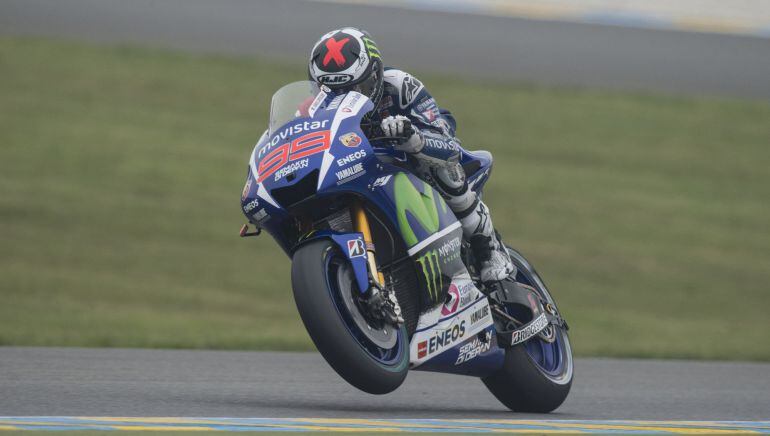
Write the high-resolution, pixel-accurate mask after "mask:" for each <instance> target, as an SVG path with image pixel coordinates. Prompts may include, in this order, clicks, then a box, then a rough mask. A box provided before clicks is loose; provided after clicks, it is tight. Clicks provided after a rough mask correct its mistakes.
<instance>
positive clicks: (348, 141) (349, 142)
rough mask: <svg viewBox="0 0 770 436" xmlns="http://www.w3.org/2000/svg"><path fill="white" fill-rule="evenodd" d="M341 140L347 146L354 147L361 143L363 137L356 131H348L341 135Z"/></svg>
mask: <svg viewBox="0 0 770 436" xmlns="http://www.w3.org/2000/svg"><path fill="white" fill-rule="evenodd" d="M339 140H340V142H341V143H342V145H344V146H345V147H350V148H354V147H358V146H359V145H361V137H360V136H358V135H357V134H356V132H350V133H346V134H344V135H342V136H340V137H339Z"/></svg>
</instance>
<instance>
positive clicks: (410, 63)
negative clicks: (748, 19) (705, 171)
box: [0, 0, 770, 99]
mask: <svg viewBox="0 0 770 436" xmlns="http://www.w3.org/2000/svg"><path fill="white" fill-rule="evenodd" d="M343 25H354V26H359V27H362V28H365V29H368V30H369V31H370V32H371V33H372V34H373V35H374V37H375V39H376V40H377V41H378V42H379V45H380V48H381V51H382V52H383V54H384V56H385V60H386V62H387V63H389V64H391V65H395V66H398V67H401V68H404V69H407V70H420V71H433V72H444V73H448V74H456V73H459V74H464V75H466V76H467V77H473V78H497V79H514V80H519V81H525V82H533V83H538V84H548V85H553V84H557V85H578V86H589V87H599V88H608V89H633V90H652V91H656V92H658V91H660V92H673V93H684V94H710V95H729V96H739V97H750V98H759V99H768V98H770V41H769V40H767V39H763V38H754V37H743V36H730V35H717V34H698V33H685V32H676V31H663V30H643V29H633V28H626V27H616V26H601V25H591V24H578V23H566V22H555V21H550V22H549V21H534V20H525V19H518V18H508V17H492V16H479V15H461V14H455V13H441V12H433V11H417V10H402V9H397V8H392V7H378V6H370V5H345V4H330V3H320V2H308V1H304V0H216V1H212V0H131V1H125V0H0V35H46V36H62V37H67V38H74V39H84V40H88V41H95V42H106V43H114V42H129V43H139V44H149V45H154V46H160V47H171V48H180V49H185V50H191V51H202V52H214V53H229V54H247V55H251V54H260V55H268V56H278V57H281V58H284V59H287V60H294V61H297V62H302V61H304V59H305V58H306V56H307V55H308V52H309V50H310V47H311V46H312V44H313V42H315V40H316V39H317V38H318V37H319V36H320V35H321V34H323V33H325V32H326V31H328V30H330V29H332V28H335V27H339V26H343ZM255 80H258V72H255Z"/></svg>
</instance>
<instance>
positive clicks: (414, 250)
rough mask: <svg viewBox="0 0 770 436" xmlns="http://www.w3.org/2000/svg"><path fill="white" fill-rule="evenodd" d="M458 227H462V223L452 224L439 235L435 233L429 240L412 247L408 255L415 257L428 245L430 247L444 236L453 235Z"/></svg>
mask: <svg viewBox="0 0 770 436" xmlns="http://www.w3.org/2000/svg"><path fill="white" fill-rule="evenodd" d="M458 227H460V221H455V222H453V223H452V224H450V225H449V227H447V228H445V229H444V230H442V231H440V232H438V233H434V234H432V235H430V236H428V238H427V239H424V240H422V241H420V242H418V243H417V245H415V246H414V247H412V248H410V249H409V250H407V254H409V255H410V256H414V254H415V253H417V252H419V251H420V250H422V249H423V248H425V247H427V246H428V245H430V244H431V243H433V242H434V241H436V240H438V239H440V238H443V237H444V236H446V235H448V234H450V233H452V232H453V231H454V230H455V229H457V228H458Z"/></svg>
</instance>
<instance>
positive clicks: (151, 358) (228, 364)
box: [0, 347, 770, 424]
mask: <svg viewBox="0 0 770 436" xmlns="http://www.w3.org/2000/svg"><path fill="white" fill-rule="evenodd" d="M0 415H2V416H117V417H121V416H136V417H169V416H199V417H252V418H308V417H313V418H334V419H341V418H366V419H375V418H381V419H395V418H401V419H403V418H421V419H428V418H431V419H435V418H442V419H450V418H455V419H457V418H463V419H469V418H478V419H485V420H489V419H551V420H553V419H558V420H567V419H568V420H602V419H613V420H708V421H715V420H730V421H734V420H751V421H757V420H765V421H766V420H768V419H770V364H758V363H717V362H689V361H654V360H616V359H577V362H576V368H575V383H574V387H573V390H572V392H571V394H570V396H569V397H568V399H567V401H566V402H565V403H564V405H562V407H561V408H559V409H558V410H557V412H555V413H552V414H549V415H527V414H515V413H510V412H508V411H507V410H506V409H505V408H504V407H503V406H502V405H501V404H500V403H498V402H497V400H496V399H495V398H494V397H493V396H492V395H491V394H490V393H489V392H488V391H487V390H486V388H485V387H484V386H483V384H482V383H481V382H480V381H479V380H478V379H475V378H470V377H461V376H451V375H445V374H435V373H424V372H418V371H414V372H411V373H410V374H409V376H408V377H407V380H406V382H405V384H404V385H403V386H402V387H400V388H399V389H398V390H396V391H395V392H393V393H391V394H388V395H384V396H372V395H368V394H364V393H362V392H359V391H357V390H355V389H354V388H352V387H350V386H348V385H347V384H346V383H345V382H344V381H342V379H340V378H339V377H338V376H337V375H336V374H335V373H334V372H333V371H332V370H331V369H330V368H329V367H328V365H326V363H325V362H324V361H323V359H322V358H321V357H320V355H318V354H317V353H276V352H232V351H184V350H127V349H79V348H12V347H0ZM0 424H2V423H0Z"/></svg>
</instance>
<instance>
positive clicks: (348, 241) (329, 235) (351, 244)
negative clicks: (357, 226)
mask: <svg viewBox="0 0 770 436" xmlns="http://www.w3.org/2000/svg"><path fill="white" fill-rule="evenodd" d="M318 239H331V240H332V241H334V243H335V244H337V246H338V247H339V249H340V251H341V252H342V254H343V255H345V257H346V258H347V259H348V261H350V264H351V265H352V266H353V272H354V273H355V276H356V285H357V286H358V290H359V292H361V293H365V292H366V291H367V290H369V272H368V271H369V270H368V267H367V256H368V254H367V252H366V243H365V242H364V236H363V235H362V234H361V233H337V232H333V231H330V230H321V231H317V232H315V233H313V234H312V235H310V236H309V237H307V238H305V239H303V240H302V242H301V243H300V244H299V246H298V247H301V246H302V245H304V244H306V243H308V242H310V241H315V240H318ZM298 247H296V248H298ZM296 248H295V249H296Z"/></svg>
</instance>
